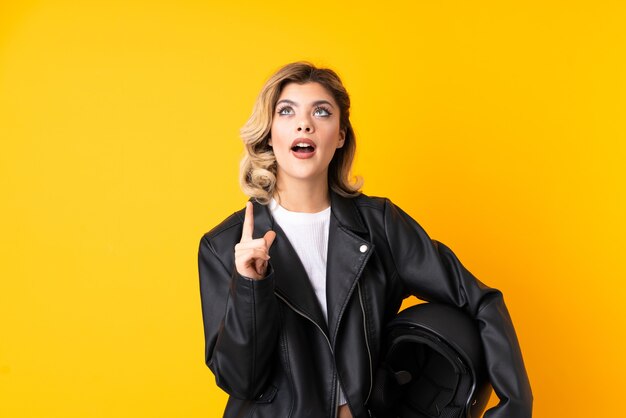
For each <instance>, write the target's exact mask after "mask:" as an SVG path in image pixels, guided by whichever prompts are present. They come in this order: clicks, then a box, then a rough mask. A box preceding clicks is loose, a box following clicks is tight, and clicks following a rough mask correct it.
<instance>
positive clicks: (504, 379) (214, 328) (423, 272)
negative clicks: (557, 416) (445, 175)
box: [198, 191, 532, 418]
mask: <svg viewBox="0 0 626 418" xmlns="http://www.w3.org/2000/svg"><path fill="white" fill-rule="evenodd" d="M330 194H331V217H330V232H329V241H328V259H327V263H328V264H327V300H328V325H327V324H326V322H325V320H324V317H323V314H322V311H321V308H320V306H319V304H318V302H317V299H316V297H315V293H314V291H313V289H312V286H311V284H310V282H309V279H308V277H307V274H306V272H305V270H304V267H303V266H302V264H301V262H300V260H299V258H298V256H297V254H296V252H295V251H294V249H293V247H292V246H291V245H290V244H289V241H288V239H287V237H286V236H285V234H284V232H283V231H282V230H281V229H280V227H279V226H278V225H277V224H275V223H274V221H273V218H272V216H271V214H270V211H269V208H268V207H267V206H263V205H261V204H259V203H256V202H254V201H253V199H250V200H251V201H253V203H254V234H253V237H254V238H259V237H262V236H263V235H264V234H265V232H266V231H268V230H269V229H272V230H274V231H275V232H276V234H277V236H276V239H275V240H274V243H273V245H272V246H271V248H270V251H269V254H270V257H271V258H270V260H269V265H268V273H267V276H266V278H264V279H262V280H257V281H254V280H249V279H247V278H245V277H243V276H241V275H240V274H239V273H238V272H237V270H236V269H235V262H234V246H235V244H236V243H238V242H239V241H240V239H241V232H242V224H243V217H244V213H245V209H242V210H240V211H238V212H236V213H234V214H232V215H231V216H230V217H228V218H227V219H225V220H224V221H223V222H221V223H220V224H219V225H218V226H216V227H215V228H213V229H212V230H211V231H209V232H207V233H206V234H205V235H204V236H203V237H202V239H201V241H200V248H199V254H198V264H199V276H200V292H201V301H202V316H203V321H204V332H205V338H206V352H205V355H206V357H205V358H206V364H207V365H208V367H209V368H210V369H211V370H212V371H213V373H214V374H215V378H216V382H217V385H218V386H219V387H220V388H222V389H223V390H224V391H226V392H227V393H228V394H230V398H229V401H228V404H227V406H226V410H225V412H224V417H229V418H230V417H271V418H276V417H280V418H283V417H285V418H287V417H294V418H304V417H314V418H324V417H328V418H334V417H335V416H336V410H337V401H338V399H337V385H341V388H342V389H343V392H344V394H345V396H346V399H347V401H348V404H349V407H350V410H351V411H352V414H353V416H354V417H355V418H363V417H368V416H370V413H369V411H368V409H367V402H368V398H369V397H370V394H371V391H372V380H373V374H374V370H376V366H377V363H378V360H379V355H380V349H381V347H380V344H381V333H382V330H383V329H384V326H385V324H386V323H387V322H388V321H389V320H390V319H392V318H393V317H394V316H395V314H396V313H397V311H398V309H399V307H400V305H401V302H402V299H403V298H405V297H407V296H408V295H411V294H412V295H415V296H417V297H418V298H420V299H422V300H426V301H439V302H444V303H448V304H453V305H456V306H458V307H461V308H463V309H465V310H466V311H467V312H469V313H470V314H471V315H472V316H473V317H475V318H476V320H477V321H478V323H479V328H480V330H481V337H482V340H483V343H484V349H485V354H486V360H487V364H488V369H489V378H490V379H491V382H492V385H493V387H494V390H495V392H496V394H497V395H498V397H499V398H500V403H499V404H498V405H497V406H496V407H494V408H492V409H490V410H489V411H487V412H486V414H485V417H486V418H528V417H531V414H532V393H531V389H530V385H529V381H528V377H527V374H526V370H525V367H524V362H523V360H522V355H521V352H520V348H519V345H518V341H517V337H516V335H515V330H514V328H513V324H512V322H511V318H510V316H509V313H508V311H507V308H506V306H505V304H504V300H503V297H502V294H501V292H500V291H498V290H496V289H493V288H490V287H487V286H485V285H484V284H483V283H481V282H480V281H479V280H477V279H476V278H475V277H474V276H473V275H472V274H471V273H470V272H469V271H467V270H466V269H465V268H464V267H463V265H462V264H461V263H460V262H459V260H458V259H457V257H456V256H455V255H454V253H453V252H452V251H451V250H450V249H449V248H448V247H446V246H445V245H443V244H441V243H439V242H437V241H434V240H431V239H430V238H429V237H428V235H427V234H426V232H425V231H424V230H423V229H422V228H421V226H420V225H419V224H418V223H417V222H416V221H415V220H413V219H412V218H411V217H410V216H409V215H407V214H406V213H405V212H404V211H402V209H400V208H399V207H398V206H396V205H394V204H393V203H392V202H391V201H390V200H389V199H386V198H380V197H370V196H366V195H363V194H362V195H360V196H358V197H355V198H344V197H341V196H339V195H338V194H336V193H334V192H332V191H331V192H330Z"/></svg>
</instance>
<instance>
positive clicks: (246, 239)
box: [235, 202, 276, 280]
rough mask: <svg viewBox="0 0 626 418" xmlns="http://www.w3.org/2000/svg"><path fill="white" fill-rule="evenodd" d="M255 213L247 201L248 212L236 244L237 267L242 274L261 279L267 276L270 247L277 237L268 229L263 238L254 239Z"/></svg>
mask: <svg viewBox="0 0 626 418" xmlns="http://www.w3.org/2000/svg"><path fill="white" fill-rule="evenodd" d="M253 231H254V214H253V213H252V203H251V202H246V214H245V216H244V219H243V231H242V232H241V241H239V243H238V244H237V245H235V267H236V268H237V272H238V273H239V274H241V275H242V276H245V277H248V278H250V279H254V280H259V279H262V278H263V277H265V273H266V271H267V260H269V259H270V256H269V253H268V252H269V249H270V247H271V245H272V243H273V242H274V238H276V232H274V231H267V232H266V233H265V235H264V236H263V238H257V239H252V232H253Z"/></svg>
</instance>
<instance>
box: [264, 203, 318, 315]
mask: <svg viewBox="0 0 626 418" xmlns="http://www.w3.org/2000/svg"><path fill="white" fill-rule="evenodd" d="M270 211H271V212H272V216H273V217H274V220H275V221H276V222H277V223H278V225H280V227H281V229H282V230H283V231H284V232H285V235H287V238H288V239H289V242H290V243H291V246H292V247H293V248H294V249H295V250H296V253H297V254H298V257H299V258H300V261H302V265H303V266H304V269H305V270H306V274H307V275H308V276H309V280H310V281H311V285H312V286H313V290H315V295H316V296H317V300H318V301H319V303H320V306H321V307H322V312H323V313H324V319H325V320H326V322H328V310H327V308H326V255H327V254H328V231H329V228H330V206H329V207H327V208H326V209H324V210H323V211H321V212H317V213H306V212H292V211H289V210H287V209H285V208H284V207H282V206H280V205H279V204H278V202H277V201H276V200H274V199H273V198H272V201H271V203H270Z"/></svg>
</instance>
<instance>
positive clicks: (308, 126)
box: [298, 119, 313, 133]
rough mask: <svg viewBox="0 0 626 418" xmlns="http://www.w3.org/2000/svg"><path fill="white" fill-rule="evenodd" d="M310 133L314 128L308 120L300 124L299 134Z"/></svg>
mask: <svg viewBox="0 0 626 418" xmlns="http://www.w3.org/2000/svg"><path fill="white" fill-rule="evenodd" d="M303 131H304V132H307V133H310V132H312V131H313V126H312V125H311V123H309V121H308V119H303V120H301V121H300V122H299V123H298V132H303Z"/></svg>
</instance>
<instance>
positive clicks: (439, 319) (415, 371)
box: [368, 303, 492, 418]
mask: <svg viewBox="0 0 626 418" xmlns="http://www.w3.org/2000/svg"><path fill="white" fill-rule="evenodd" d="M383 344H384V346H383V347H382V349H383V351H382V354H383V355H382V357H381V358H382V363H381V365H380V366H379V368H378V371H377V375H376V380H375V386H374V389H373V391H372V395H371V397H370V402H369V405H368V407H369V408H370V410H371V411H372V412H373V413H374V414H375V416H376V417H377V418H392V417H393V418H397V417H399V418H478V417H480V415H481V414H482V412H483V411H484V410H485V406H486V405H487V401H488V400H489V396H490V395H491V391H492V388H491V385H490V384H489V381H488V379H487V370H486V364H485V359H484V353H483V347H482V343H481V340H480V334H479V331H478V325H477V323H476V321H475V320H474V319H473V318H471V317H470V316H469V315H468V314H467V313H466V312H464V311H462V310H461V309H459V308H456V307H453V306H449V305H442V304H436V303H422V304H419V305H415V306H412V307H410V308H407V309H405V310H403V311H402V312H400V313H398V315H397V316H396V317H395V318H394V319H393V320H392V321H391V322H390V323H389V324H388V325H387V331H386V336H385V339H384V342H383Z"/></svg>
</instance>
